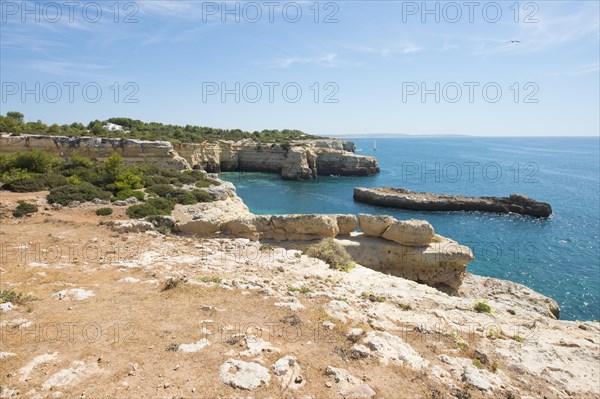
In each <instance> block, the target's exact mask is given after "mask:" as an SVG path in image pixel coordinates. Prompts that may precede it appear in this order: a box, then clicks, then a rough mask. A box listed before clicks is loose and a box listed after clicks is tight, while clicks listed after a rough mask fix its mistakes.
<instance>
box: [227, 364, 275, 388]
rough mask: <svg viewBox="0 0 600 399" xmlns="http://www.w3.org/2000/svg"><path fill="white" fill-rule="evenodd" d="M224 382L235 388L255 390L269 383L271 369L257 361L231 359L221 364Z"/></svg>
mask: <svg viewBox="0 0 600 399" xmlns="http://www.w3.org/2000/svg"><path fill="white" fill-rule="evenodd" d="M219 376H220V377H221V381H223V383H224V384H227V385H231V386H232V387H234V388H240V389H247V390H253V389H256V388H258V387H260V386H261V385H262V384H263V383H264V384H266V385H269V382H270V381H271V375H270V374H269V370H268V369H266V368H265V367H263V366H261V365H260V364H257V363H252V362H244V361H242V360H236V359H229V360H227V361H226V362H225V363H223V365H222V366H221V370H220V373H219Z"/></svg>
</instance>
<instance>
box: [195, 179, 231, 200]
mask: <svg viewBox="0 0 600 399" xmlns="http://www.w3.org/2000/svg"><path fill="white" fill-rule="evenodd" d="M200 190H203V191H206V192H207V193H209V194H210V196H211V197H212V198H213V199H214V200H215V201H222V200H225V199H227V198H233V197H236V196H237V193H236V190H235V186H234V185H233V183H231V182H228V181H221V185H219V186H209V187H203V188H200Z"/></svg>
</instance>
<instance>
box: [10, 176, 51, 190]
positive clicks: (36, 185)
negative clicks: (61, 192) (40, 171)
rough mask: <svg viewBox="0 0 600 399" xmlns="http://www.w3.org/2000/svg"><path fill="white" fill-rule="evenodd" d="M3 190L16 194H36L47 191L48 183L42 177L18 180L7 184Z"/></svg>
mask: <svg viewBox="0 0 600 399" xmlns="http://www.w3.org/2000/svg"><path fill="white" fill-rule="evenodd" d="M3 188H5V189H7V190H10V191H14V192H15V193H34V192H37V191H44V190H45V189H46V181H45V179H44V177H43V176H42V175H37V176H33V177H25V178H21V179H16V180H13V181H11V182H10V183H6V184H5V185H4V186H3Z"/></svg>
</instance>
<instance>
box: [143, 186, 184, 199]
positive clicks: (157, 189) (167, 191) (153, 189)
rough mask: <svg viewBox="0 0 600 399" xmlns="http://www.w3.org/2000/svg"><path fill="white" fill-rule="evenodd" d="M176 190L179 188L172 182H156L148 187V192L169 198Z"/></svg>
mask: <svg viewBox="0 0 600 399" xmlns="http://www.w3.org/2000/svg"><path fill="white" fill-rule="evenodd" d="M175 190H177V189H176V188H175V187H173V186H172V185H170V184H155V185H153V186H149V187H147V188H146V191H147V192H149V193H154V194H156V195H158V196H159V197H162V198H168V197H169V196H170V195H171V194H172V193H173V192H174V191H175Z"/></svg>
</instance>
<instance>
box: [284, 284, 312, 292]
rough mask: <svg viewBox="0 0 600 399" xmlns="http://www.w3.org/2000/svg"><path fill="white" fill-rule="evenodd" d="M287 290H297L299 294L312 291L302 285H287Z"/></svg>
mask: <svg viewBox="0 0 600 399" xmlns="http://www.w3.org/2000/svg"><path fill="white" fill-rule="evenodd" d="M288 291H289V292H299V293H301V294H309V293H311V292H312V291H311V290H310V288H308V287H307V286H305V285H303V286H302V287H288Z"/></svg>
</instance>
